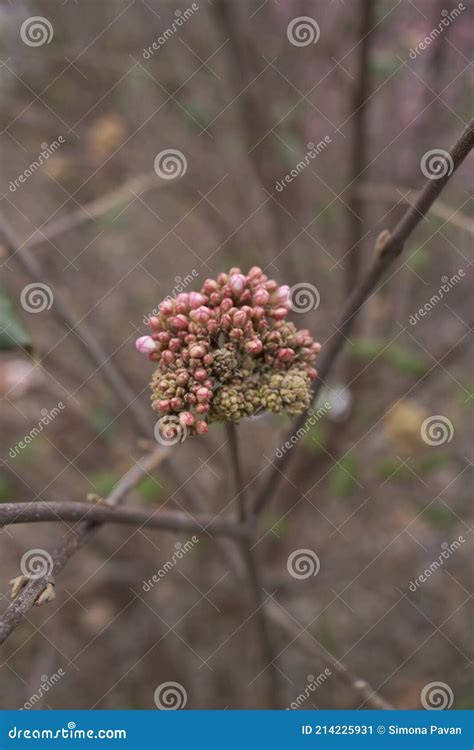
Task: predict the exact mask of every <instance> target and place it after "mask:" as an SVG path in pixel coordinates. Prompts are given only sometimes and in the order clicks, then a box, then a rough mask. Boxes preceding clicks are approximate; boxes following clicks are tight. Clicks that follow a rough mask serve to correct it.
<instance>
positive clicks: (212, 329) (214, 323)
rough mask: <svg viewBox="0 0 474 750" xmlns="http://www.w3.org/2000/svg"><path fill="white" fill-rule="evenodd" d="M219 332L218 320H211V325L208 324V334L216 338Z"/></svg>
mask: <svg viewBox="0 0 474 750" xmlns="http://www.w3.org/2000/svg"><path fill="white" fill-rule="evenodd" d="M218 331H219V326H218V325H217V321H216V320H210V321H209V323H208V324H207V332H208V333H209V334H210V335H211V336H216V335H217V333H218Z"/></svg>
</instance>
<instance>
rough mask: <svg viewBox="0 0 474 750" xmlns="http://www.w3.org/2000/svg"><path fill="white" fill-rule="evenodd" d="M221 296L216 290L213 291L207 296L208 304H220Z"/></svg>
mask: <svg viewBox="0 0 474 750" xmlns="http://www.w3.org/2000/svg"><path fill="white" fill-rule="evenodd" d="M221 299H222V297H221V295H220V294H218V293H217V292H213V293H212V294H211V295H210V297H209V304H210V305H214V306H215V307H216V306H217V305H218V304H220V301H221Z"/></svg>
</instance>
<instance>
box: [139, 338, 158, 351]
mask: <svg viewBox="0 0 474 750" xmlns="http://www.w3.org/2000/svg"><path fill="white" fill-rule="evenodd" d="M135 346H136V349H137V351H138V352H140V353H141V354H152V353H153V352H155V351H156V342H155V341H153V339H152V337H151V336H140V338H139V339H137V340H136V341H135Z"/></svg>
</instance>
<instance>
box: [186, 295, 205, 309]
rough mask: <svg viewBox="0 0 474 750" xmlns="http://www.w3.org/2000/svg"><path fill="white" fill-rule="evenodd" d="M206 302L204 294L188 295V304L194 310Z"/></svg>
mask: <svg viewBox="0 0 474 750" xmlns="http://www.w3.org/2000/svg"><path fill="white" fill-rule="evenodd" d="M206 301H207V298H206V297H205V296H204V294H200V293H199V292H190V293H189V304H190V305H191V307H192V308H193V309H194V310H195V309H196V308H197V307H200V305H204V304H205V303H206Z"/></svg>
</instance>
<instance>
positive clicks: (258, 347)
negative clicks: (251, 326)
mask: <svg viewBox="0 0 474 750" xmlns="http://www.w3.org/2000/svg"><path fill="white" fill-rule="evenodd" d="M262 349H263V344H262V342H261V341H260V339H252V340H251V341H247V343H246V344H245V350H246V351H247V352H248V353H249V354H260V352H261V351H262Z"/></svg>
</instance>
